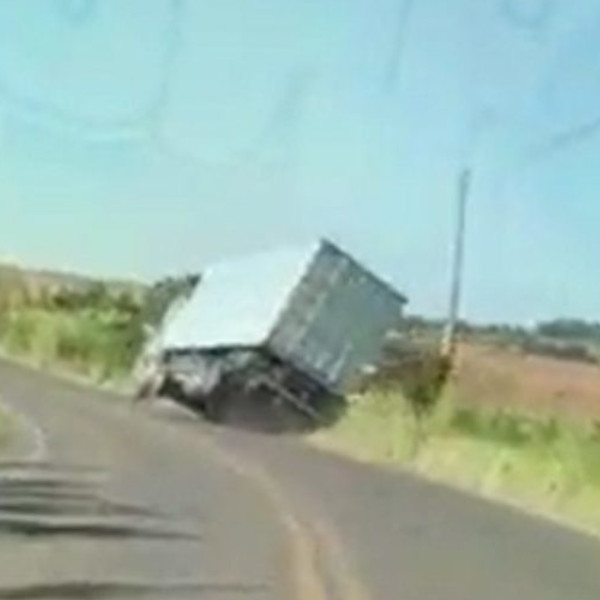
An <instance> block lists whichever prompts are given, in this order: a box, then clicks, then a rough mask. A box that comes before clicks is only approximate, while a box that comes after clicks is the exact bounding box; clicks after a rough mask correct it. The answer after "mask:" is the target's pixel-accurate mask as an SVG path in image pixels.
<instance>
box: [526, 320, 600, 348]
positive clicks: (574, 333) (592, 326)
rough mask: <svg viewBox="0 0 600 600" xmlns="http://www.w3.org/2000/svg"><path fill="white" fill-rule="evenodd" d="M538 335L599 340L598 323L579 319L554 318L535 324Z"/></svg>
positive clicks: (599, 329)
mask: <svg viewBox="0 0 600 600" xmlns="http://www.w3.org/2000/svg"><path fill="white" fill-rule="evenodd" d="M535 332H536V333H537V334H538V335H541V336H546V337H550V338H555V339H561V340H587V341H594V342H600V323H597V322H589V321H582V320H579V319H564V318H563V319H555V320H553V321H545V322H542V323H539V324H538V325H537V326H536V329H535Z"/></svg>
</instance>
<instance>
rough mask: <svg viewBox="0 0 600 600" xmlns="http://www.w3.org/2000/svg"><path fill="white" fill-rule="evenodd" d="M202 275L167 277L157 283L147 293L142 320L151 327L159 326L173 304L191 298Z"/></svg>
mask: <svg viewBox="0 0 600 600" xmlns="http://www.w3.org/2000/svg"><path fill="white" fill-rule="evenodd" d="M199 281H200V275H194V274H192V275H184V276H181V277H167V278H165V279H161V280H160V281H157V282H156V283H155V284H154V285H152V286H151V287H150V289H149V290H148V291H147V292H146V296H145V299H144V301H143V306H142V320H143V321H144V323H146V324H147V325H150V326H157V325H159V324H160V323H161V322H162V320H163V319H164V317H165V315H166V314H167V311H168V310H169V308H170V307H171V306H172V305H173V302H174V301H175V300H177V299H178V298H181V297H186V296H189V295H190V294H191V293H192V292H193V290H194V289H195V288H196V286H197V285H198V282H199Z"/></svg>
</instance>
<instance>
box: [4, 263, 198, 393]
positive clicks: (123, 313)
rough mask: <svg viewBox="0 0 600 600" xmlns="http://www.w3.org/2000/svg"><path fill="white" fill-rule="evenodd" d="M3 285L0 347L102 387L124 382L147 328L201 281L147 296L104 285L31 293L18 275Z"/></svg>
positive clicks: (156, 288) (170, 282)
mask: <svg viewBox="0 0 600 600" xmlns="http://www.w3.org/2000/svg"><path fill="white" fill-rule="evenodd" d="M11 275H12V277H11V280H10V281H9V282H7V281H6V280H5V281H2V280H0V346H1V348H2V349H3V351H4V352H5V353H6V354H8V355H10V356H13V357H16V358H20V359H25V360H27V361H30V362H33V363H34V364H35V365H36V366H39V367H42V368H49V369H59V370H66V371H69V372H73V373H76V374H78V375H82V376H84V377H86V378H90V379H92V380H94V381H97V382H106V381H115V380H120V379H122V378H124V377H125V376H126V375H127V374H128V373H129V372H130V371H131V368H132V366H133V364H134V362H135V360H136V358H137V357H138V355H139V353H140V351H141V349H142V346H143V344H144V341H145V337H146V332H147V331H148V328H153V327H156V325H157V324H158V323H160V321H161V320H162V318H163V316H164V314H165V312H166V311H167V309H168V307H169V306H170V304H171V302H172V300H173V299H174V298H175V297H177V296H180V295H181V294H184V293H189V292H190V290H192V289H193V287H194V286H195V284H196V283H197V281H198V278H197V277H193V276H187V277H182V278H170V279H166V280H164V281H161V282H158V283H157V284H155V285H153V286H151V287H150V288H148V289H146V290H144V291H143V292H142V293H139V294H134V293H132V292H130V291H127V290H125V289H123V288H122V286H120V287H119V288H111V287H110V286H107V285H105V284H103V283H101V282H89V283H88V284H87V285H79V286H78V287H76V288H75V287H70V286H52V285H47V286H42V287H39V286H38V287H37V288H36V289H35V293H32V291H31V287H27V286H26V285H24V279H23V278H22V279H20V278H19V277H18V276H17V274H16V273H14V272H13V273H12V274H11Z"/></svg>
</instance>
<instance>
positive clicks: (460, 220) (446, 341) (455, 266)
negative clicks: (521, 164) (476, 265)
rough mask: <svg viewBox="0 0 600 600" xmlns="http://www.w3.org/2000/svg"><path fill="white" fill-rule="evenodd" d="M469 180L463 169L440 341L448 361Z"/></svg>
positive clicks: (460, 280)
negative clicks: (446, 318) (447, 297)
mask: <svg viewBox="0 0 600 600" xmlns="http://www.w3.org/2000/svg"><path fill="white" fill-rule="evenodd" d="M471 179H472V174H471V170H470V169H469V168H465V169H464V170H463V171H462V172H461V174H460V176H459V180H458V198H457V205H456V210H457V217H456V233H455V238H454V248H453V257H452V279H451V284H450V303H449V307H448V321H447V323H446V327H445V330H444V336H443V339H442V355H443V356H445V357H446V358H448V359H449V360H450V361H453V359H454V354H455V352H456V327H457V324H458V318H459V313H460V300H461V294H462V283H463V267H464V254H465V232H466V221H467V204H468V199H469V193H470V189H471Z"/></svg>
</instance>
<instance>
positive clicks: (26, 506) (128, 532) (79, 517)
mask: <svg viewBox="0 0 600 600" xmlns="http://www.w3.org/2000/svg"><path fill="white" fill-rule="evenodd" d="M49 470H51V471H52V473H51V474H49V473H48V471H49ZM78 471H79V468H72V467H68V466H67V467H64V468H61V467H60V466H59V465H54V466H53V467H48V466H47V465H44V466H43V467H41V468H40V465H39V464H36V463H30V464H27V463H19V464H18V465H17V464H16V463H14V462H13V463H0V534H4V535H13V536H21V537H26V538H40V537H43V536H47V537H49V536H62V537H77V538H81V537H89V538H94V539H121V538H143V539H146V540H152V539H155V540H169V539H174V540H175V539H176V540H197V539H199V536H198V535H197V534H195V533H193V532H189V531H176V530H173V529H170V528H166V527H165V526H164V515H161V514H159V513H157V512H156V511H154V510H152V509H151V508H147V507H145V506H138V505H135V504H130V503H124V502H117V501H115V500H113V499H110V498H107V497H106V496H104V495H103V494H102V493H101V491H100V490H99V486H98V484H97V483H95V482H94V481H93V480H89V479H85V478H83V476H82V475H81V474H78V475H77V476H74V475H73V472H76V473H77V472H78ZM86 472H87V471H86Z"/></svg>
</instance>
